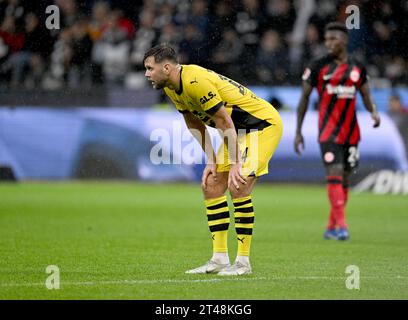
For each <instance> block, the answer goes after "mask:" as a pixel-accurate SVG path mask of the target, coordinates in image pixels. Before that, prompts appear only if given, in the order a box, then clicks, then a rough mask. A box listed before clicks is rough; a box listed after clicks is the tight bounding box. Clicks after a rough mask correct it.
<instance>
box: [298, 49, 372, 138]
mask: <svg viewBox="0 0 408 320" xmlns="http://www.w3.org/2000/svg"><path fill="white" fill-rule="evenodd" d="M302 80H303V81H307V82H308V83H309V84H311V85H312V86H313V87H316V89H317V91H318V94H319V102H318V110H319V141H320V142H334V143H336V144H340V145H343V144H357V143H358V142H359V141H360V128H359V126H358V122H357V116H356V93H357V90H359V89H360V87H361V86H362V85H363V84H364V83H366V81H367V71H366V69H365V67H364V66H363V65H362V64H361V63H359V62H358V61H356V60H355V59H353V58H348V59H347V62H346V63H343V64H337V63H336V62H335V61H334V59H333V58H331V57H330V56H326V57H323V58H321V59H318V60H316V61H314V62H312V63H311V64H310V66H309V67H307V68H306V69H305V71H304V73H303V76H302Z"/></svg>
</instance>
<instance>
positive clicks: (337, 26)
mask: <svg viewBox="0 0 408 320" xmlns="http://www.w3.org/2000/svg"><path fill="white" fill-rule="evenodd" d="M334 30H337V31H341V32H344V33H345V34H346V35H348V29H347V27H346V26H345V24H344V23H341V22H337V21H336V22H330V23H328V24H327V25H326V27H325V28H324V31H325V32H326V31H334Z"/></svg>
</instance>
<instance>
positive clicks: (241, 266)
mask: <svg viewBox="0 0 408 320" xmlns="http://www.w3.org/2000/svg"><path fill="white" fill-rule="evenodd" d="M251 273H252V268H251V265H250V264H249V263H248V264H246V263H242V262H240V261H235V263H234V264H233V265H232V266H229V267H226V268H224V269H222V270H221V271H220V272H218V275H219V276H242V275H244V274H251Z"/></svg>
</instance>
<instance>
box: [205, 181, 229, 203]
mask: <svg viewBox="0 0 408 320" xmlns="http://www.w3.org/2000/svg"><path fill="white" fill-rule="evenodd" d="M201 189H202V190H203V194H204V197H205V198H206V199H212V198H218V197H221V196H223V195H224V194H225V191H226V189H227V186H226V185H225V183H223V180H222V179H220V180H219V179H217V180H215V179H214V178H213V177H209V178H208V179H207V184H206V186H205V187H204V186H201Z"/></svg>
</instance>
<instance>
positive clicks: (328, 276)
mask: <svg viewBox="0 0 408 320" xmlns="http://www.w3.org/2000/svg"><path fill="white" fill-rule="evenodd" d="M253 200H254V206H255V214H256V219H255V227H254V239H253V245H252V266H253V270H254V273H253V274H252V275H249V276H244V277H232V278H230V277H228V278H224V277H220V276H217V275H187V274H184V271H185V270H187V269H189V268H192V267H196V266H198V265H200V264H202V263H204V262H206V260H207V259H208V258H209V257H210V255H211V240H210V235H209V232H208V227H207V222H206V215H205V211H204V206H203V202H202V197H201V191H200V189H199V185H185V184H171V185H154V184H130V183H55V184H52V183H22V184H0V252H1V254H0V255H1V260H0V299H268V300H269V299H407V298H408V270H407V265H408V255H407V248H408V232H407V226H408V210H407V209H408V197H407V196H396V195H386V196H376V195H373V194H353V193H352V194H351V196H350V200H349V206H348V213H347V215H348V222H349V224H350V231H351V240H350V241H348V242H337V241H333V240H326V241H325V240H323V239H322V233H323V231H324V227H325V224H326V218H327V212H328V203H327V199H326V191H325V188H324V187H323V186H311V185H268V184H259V185H258V186H257V187H256V189H255V192H254V194H253ZM231 207H232V206H231V202H230V208H231ZM231 212H232V210H231ZM232 221H233V219H232ZM229 245H230V248H231V249H230V257H231V259H234V258H235V252H236V240H235V230H234V229H233V223H232V225H231V226H230V233H229ZM48 265H57V266H58V267H59V269H60V290H48V289H46V287H45V280H46V278H47V277H48V276H49V275H48V274H46V272H45V269H46V267H47V266H48ZM348 265H357V266H358V267H359V268H360V290H348V289H347V288H346V285H345V282H346V277H347V276H348V274H346V273H345V269H346V267H347V266H348Z"/></svg>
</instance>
